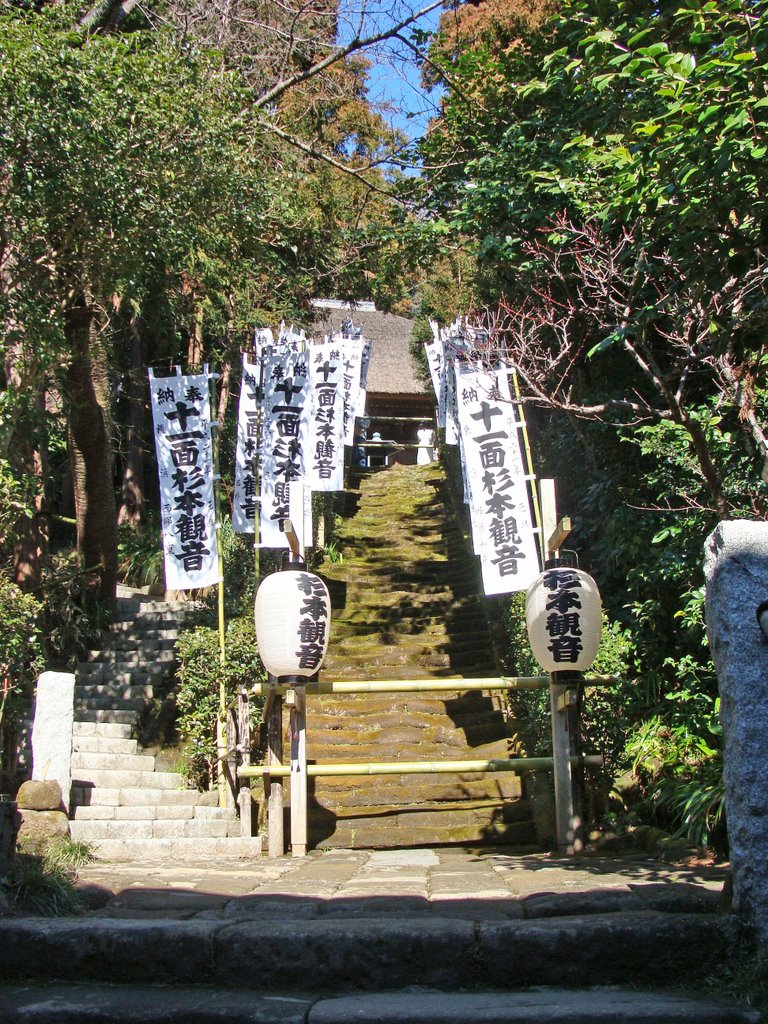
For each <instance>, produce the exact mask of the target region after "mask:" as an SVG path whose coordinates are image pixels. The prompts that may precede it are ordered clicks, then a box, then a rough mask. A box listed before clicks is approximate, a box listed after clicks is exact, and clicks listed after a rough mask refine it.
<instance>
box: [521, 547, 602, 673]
mask: <svg viewBox="0 0 768 1024" xmlns="http://www.w3.org/2000/svg"><path fill="white" fill-rule="evenodd" d="M601 610H602V606H601V602H600V592H599V590H598V589H597V584H596V583H595V581H594V580H593V579H592V577H591V576H590V575H589V574H588V573H586V572H582V571H581V570H580V569H573V568H570V567H566V566H555V567H554V568H551V569H545V570H544V572H543V573H542V574H541V575H540V576H539V577H538V578H537V579H536V580H534V582H533V583H532V584H531V585H530V587H529V588H528V592H527V594H526V597H525V625H526V629H527V630H528V640H529V642H530V645H531V649H532V650H533V653H534V656H535V658H536V660H537V661H538V663H539V664H540V665H541V666H542V668H543V669H544V670H545V671H546V672H585V671H586V670H587V669H588V668H590V666H591V665H592V663H593V662H594V660H595V657H596V656H597V648H598V645H599V643H600V626H601Z"/></svg>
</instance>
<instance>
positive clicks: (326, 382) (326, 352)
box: [307, 341, 344, 491]
mask: <svg viewBox="0 0 768 1024" xmlns="http://www.w3.org/2000/svg"><path fill="white" fill-rule="evenodd" d="M309 356H310V377H311V394H312V400H311V401H312V404H311V412H310V427H309V430H310V434H309V450H308V456H307V458H308V470H309V483H310V487H311V488H312V490H313V491H343V490H344V396H343V393H342V389H341V377H342V370H343V358H342V347H341V342H340V341H324V342H323V343H322V344H320V345H312V347H311V348H310V349H309Z"/></svg>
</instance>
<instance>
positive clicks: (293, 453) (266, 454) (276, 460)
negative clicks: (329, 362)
mask: <svg viewBox="0 0 768 1024" xmlns="http://www.w3.org/2000/svg"><path fill="white" fill-rule="evenodd" d="M308 356H309V353H308V352H305V351H303V342H301V341H300V340H298V339H297V337H296V336H294V339H293V340H292V341H291V342H290V343H288V344H284V345H276V346H275V347H274V348H271V349H267V350H266V352H265V354H264V371H263V377H262V379H263V392H264V398H263V406H262V417H263V428H262V438H263V440H262V457H261V516H260V520H259V524H260V533H261V546H262V547H268V548H284V547H287V546H288V541H287V538H286V536H285V534H284V533H283V532H282V530H281V529H280V524H281V523H282V522H283V521H284V520H286V519H288V518H290V514H291V511H290V506H291V484H292V483H294V482H296V481H298V480H302V479H304V477H305V453H306V451H307V443H308V437H309V424H308V415H309V363H308Z"/></svg>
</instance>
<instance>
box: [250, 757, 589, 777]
mask: <svg viewBox="0 0 768 1024" xmlns="http://www.w3.org/2000/svg"><path fill="white" fill-rule="evenodd" d="M570 761H571V763H572V764H579V765H584V766H585V767H587V766H590V767H596V768H599V767H602V765H603V763H604V761H603V756H602V754H585V755H583V756H581V757H571V758H570ZM551 767H552V758H551V757H513V758H509V759H505V758H491V759H489V760H481V761H378V762H376V761H368V762H359V763H352V762H349V763H338V764H308V765H307V776H308V777H309V778H313V777H314V778H316V777H318V776H331V775H447V774H451V773H456V772H466V773H468V774H469V773H472V772H478V773H485V772H533V771H540V770H542V769H546V768H551ZM290 773H291V767H290V765H268V764H252V765H249V766H243V767H242V768H240V769H239V770H238V773H237V774H238V776H239V777H240V778H243V779H250V778H256V777H257V776H259V775H281V776H286V775H290Z"/></svg>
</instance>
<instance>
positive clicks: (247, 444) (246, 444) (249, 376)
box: [232, 355, 261, 533]
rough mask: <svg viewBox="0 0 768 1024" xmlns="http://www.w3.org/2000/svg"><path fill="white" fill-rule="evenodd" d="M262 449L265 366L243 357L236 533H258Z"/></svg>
mask: <svg viewBox="0 0 768 1024" xmlns="http://www.w3.org/2000/svg"><path fill="white" fill-rule="evenodd" d="M260 446H261V366H260V365H259V362H258V361H257V362H250V361H249V359H248V357H247V356H245V355H244V356H243V376H242V381H241V384H240V405H239V408H238V416H237V443H236V447H235V491H234V495H233V497H232V529H233V530H234V531H235V533H254V532H255V530H256V521H257V520H256V515H257V510H258V507H259V495H258V493H257V492H258V486H259V484H258V480H259V474H258V460H259V454H260Z"/></svg>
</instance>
